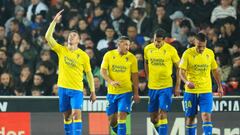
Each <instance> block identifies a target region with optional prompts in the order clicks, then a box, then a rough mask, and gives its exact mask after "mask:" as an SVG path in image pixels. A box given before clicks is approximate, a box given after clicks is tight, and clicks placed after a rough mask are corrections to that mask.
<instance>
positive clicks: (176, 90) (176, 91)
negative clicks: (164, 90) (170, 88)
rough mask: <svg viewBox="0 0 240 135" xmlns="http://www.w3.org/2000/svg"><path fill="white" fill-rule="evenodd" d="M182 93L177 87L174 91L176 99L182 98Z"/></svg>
mask: <svg viewBox="0 0 240 135" xmlns="http://www.w3.org/2000/svg"><path fill="white" fill-rule="evenodd" d="M180 93H181V90H180V88H179V87H177V88H176V87H175V89H174V95H175V96H176V97H178V96H180Z"/></svg>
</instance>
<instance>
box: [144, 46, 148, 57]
mask: <svg viewBox="0 0 240 135" xmlns="http://www.w3.org/2000/svg"><path fill="white" fill-rule="evenodd" d="M147 52H148V46H146V47H145V48H144V59H145V60H148V56H147Z"/></svg>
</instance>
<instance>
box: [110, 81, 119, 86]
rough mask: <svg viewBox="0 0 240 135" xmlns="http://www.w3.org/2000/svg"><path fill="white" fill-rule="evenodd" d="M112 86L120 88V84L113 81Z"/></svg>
mask: <svg viewBox="0 0 240 135" xmlns="http://www.w3.org/2000/svg"><path fill="white" fill-rule="evenodd" d="M110 84H111V85H112V86H113V87H117V86H120V83H119V82H118V81H111V82H110Z"/></svg>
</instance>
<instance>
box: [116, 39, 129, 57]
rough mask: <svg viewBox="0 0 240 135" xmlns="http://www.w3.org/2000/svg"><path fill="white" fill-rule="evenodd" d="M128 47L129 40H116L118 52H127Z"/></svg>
mask: <svg viewBox="0 0 240 135" xmlns="http://www.w3.org/2000/svg"><path fill="white" fill-rule="evenodd" d="M129 47H130V41H129V40H120V41H119V42H118V50H119V52H120V54H127V52H128V51H129Z"/></svg>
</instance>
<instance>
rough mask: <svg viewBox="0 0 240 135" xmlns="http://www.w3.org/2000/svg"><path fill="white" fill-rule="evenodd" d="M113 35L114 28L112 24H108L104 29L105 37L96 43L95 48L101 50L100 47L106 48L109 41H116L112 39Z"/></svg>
mask: <svg viewBox="0 0 240 135" xmlns="http://www.w3.org/2000/svg"><path fill="white" fill-rule="evenodd" d="M114 35H115V31H114V28H113V27H112V26H108V27H107V28H106V31H105V36H106V37H105V38H104V39H101V40H99V42H98V44H97V50H98V51H101V50H102V49H106V48H107V47H108V43H109V42H112V41H113V42H116V41H115V40H114Z"/></svg>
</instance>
